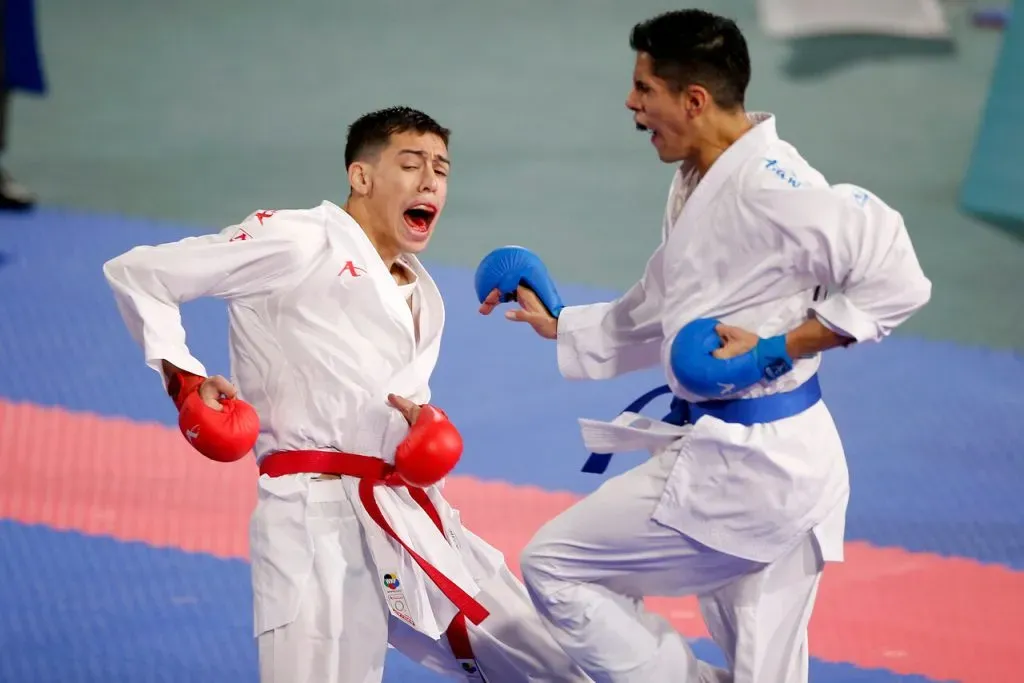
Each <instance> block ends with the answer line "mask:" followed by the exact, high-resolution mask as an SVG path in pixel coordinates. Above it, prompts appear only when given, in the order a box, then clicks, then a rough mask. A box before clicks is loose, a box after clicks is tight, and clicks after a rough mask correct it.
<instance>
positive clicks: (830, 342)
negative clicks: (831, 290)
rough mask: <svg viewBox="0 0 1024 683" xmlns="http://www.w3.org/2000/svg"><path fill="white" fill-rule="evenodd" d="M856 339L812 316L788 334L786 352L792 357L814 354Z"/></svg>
mask: <svg viewBox="0 0 1024 683" xmlns="http://www.w3.org/2000/svg"><path fill="white" fill-rule="evenodd" d="M854 341H856V340H855V339H853V338H851V337H847V336H845V335H842V334H839V333H837V332H835V331H833V330H831V329H830V328H828V327H827V326H826V325H824V324H823V323H822V322H821V321H820V320H818V319H817V318H811V319H810V320H808V321H807V322H805V323H803V324H802V325H800V326H799V327H797V328H794V329H792V330H790V331H789V333H788V334H786V353H788V354H789V357H790V358H794V359H795V358H800V357H803V356H813V355H815V354H818V353H821V352H822V351H828V350H829V349H834V348H837V347H840V346H849V345H850V344H852V343H853V342H854Z"/></svg>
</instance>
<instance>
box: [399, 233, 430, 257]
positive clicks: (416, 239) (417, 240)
mask: <svg viewBox="0 0 1024 683" xmlns="http://www.w3.org/2000/svg"><path fill="white" fill-rule="evenodd" d="M432 236H433V231H431V232H428V233H426V234H425V235H408V234H406V235H403V236H402V238H401V239H400V240H399V244H400V246H401V249H402V251H403V252H405V253H406V254H419V253H420V252H422V251H424V250H425V249H426V248H427V245H428V244H430V238H431V237H432Z"/></svg>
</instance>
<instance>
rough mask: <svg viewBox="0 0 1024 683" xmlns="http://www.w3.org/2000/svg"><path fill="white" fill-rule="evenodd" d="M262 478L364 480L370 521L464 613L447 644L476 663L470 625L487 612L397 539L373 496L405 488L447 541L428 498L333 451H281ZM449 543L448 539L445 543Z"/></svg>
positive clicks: (359, 459) (386, 468)
mask: <svg viewBox="0 0 1024 683" xmlns="http://www.w3.org/2000/svg"><path fill="white" fill-rule="evenodd" d="M260 474H265V475H267V476H268V477H281V476H284V475H288V474H335V475H338V476H345V477H355V478H357V479H359V500H360V502H362V504H363V507H364V508H365V509H366V512H367V513H368V514H369V515H370V519H372V520H373V521H374V522H376V523H377V526H379V527H380V528H381V529H382V530H383V531H384V533H386V534H387V535H388V536H390V537H391V538H393V539H395V541H397V542H398V544H399V545H400V546H402V548H404V549H405V552H407V553H409V556H410V557H412V559H413V560H415V561H416V564H418V565H419V567H420V569H422V570H423V573H424V574H426V575H427V577H428V578H430V580H431V581H433V582H434V585H436V586H437V587H438V588H439V589H440V590H441V592H442V593H443V594H444V596H445V597H446V598H448V599H449V600H451V602H452V604H454V605H455V606H456V607H458V608H459V613H458V614H456V615H455V618H454V619H452V622H451V624H449V625H448V630H447V635H448V644H449V645H451V648H452V654H454V655H455V658H456V659H470V660H475V659H476V657H475V656H474V655H473V649H472V648H471V647H470V644H469V632H468V631H467V630H466V620H467V619H468V620H469V621H471V622H473V623H474V624H479V623H480V622H482V621H483V620H484V619H486V618H487V616H488V614H489V613H488V611H487V610H486V609H485V608H484V606H483V605H481V604H480V603H479V602H477V601H476V600H475V599H474V598H473V597H472V596H471V595H470V594H469V593H467V592H466V591H464V590H462V589H461V588H459V586H458V585H457V584H456V583H455V582H454V581H452V580H451V579H449V578H448V577H447V576H445V575H444V574H443V573H442V572H441V571H440V570H439V569H438V568H437V567H435V566H434V565H432V564H430V562H428V561H427V560H425V559H424V558H423V557H422V556H421V555H420V554H419V553H417V552H416V551H415V550H413V549H412V548H410V547H409V545H408V544H407V543H406V542H405V541H403V540H402V539H401V538H399V537H398V534H396V533H395V530H394V529H393V528H392V527H391V525H390V524H388V521H387V519H385V517H384V513H383V512H381V509H380V506H379V505H378V504H377V499H376V498H375V497H374V495H373V489H374V487H376V486H390V487H393V488H398V487H405V488H407V489H408V491H409V495H410V496H412V499H413V500H414V501H416V503H418V504H419V506H420V507H421V508H423V511H424V512H426V513H427V516H428V517H430V519H431V521H433V522H434V525H435V526H436V527H437V529H438V531H440V532H441V535H442V536H445V532H444V524H443V523H442V522H441V515H440V514H439V513H438V511H437V508H436V507H435V506H434V503H433V502H432V501H431V500H430V496H428V495H427V492H426V491H425V490H423V489H421V488H418V487H416V486H409V485H407V484H406V483H405V482H403V481H402V480H401V479H400V478H399V477H398V475H397V474H396V473H395V468H394V466H392V465H389V464H387V463H386V462H384V461H383V460H381V459H380V458H371V457H369V456H365V455H356V454H354V453H337V452H334V451H278V452H275V453H270V454H268V455H267V456H266V457H264V458H263V462H261V463H260ZM446 538H447V537H446Z"/></svg>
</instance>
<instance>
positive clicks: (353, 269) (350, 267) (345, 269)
mask: <svg viewBox="0 0 1024 683" xmlns="http://www.w3.org/2000/svg"><path fill="white" fill-rule="evenodd" d="M345 273H348V274H349V276H350V277H359V276H360V275H364V274H365V273H366V269H365V268H361V267H360V266H357V265H356V264H354V263H352V262H351V261H345V265H343V266H342V267H341V270H339V271H338V275H339V276H341V275H344V274H345Z"/></svg>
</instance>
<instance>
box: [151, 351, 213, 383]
mask: <svg viewBox="0 0 1024 683" xmlns="http://www.w3.org/2000/svg"><path fill="white" fill-rule="evenodd" d="M147 356H148V357H147V358H146V365H148V366H149V367H151V368H152V369H153V370H155V371H156V374H158V375H160V381H161V382H162V383H163V387H164V391H167V377H165V376H164V368H163V361H167V362H168V363H170V364H171V365H173V366H174V367H176V368H179V369H181V370H184V371H185V372H191V373H192V374H193V375H198V376H199V377H209V375H208V374H207V373H206V368H205V367H203V364H202V363H200V362H199V361H198V360H197V359H196V358H194V357H193V356H191V355H190V354H189V353H188V352H187V351H170V350H168V351H166V352H163V351H160V350H156V351H151V352H150V353H148V354H147Z"/></svg>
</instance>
